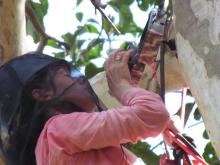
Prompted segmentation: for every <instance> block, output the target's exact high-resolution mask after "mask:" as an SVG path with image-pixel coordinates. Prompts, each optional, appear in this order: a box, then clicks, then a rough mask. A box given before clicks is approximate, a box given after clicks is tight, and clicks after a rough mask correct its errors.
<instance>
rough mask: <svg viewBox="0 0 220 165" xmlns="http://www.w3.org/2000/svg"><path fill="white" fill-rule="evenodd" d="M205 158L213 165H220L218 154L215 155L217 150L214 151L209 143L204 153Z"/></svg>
mask: <svg viewBox="0 0 220 165" xmlns="http://www.w3.org/2000/svg"><path fill="white" fill-rule="evenodd" d="M203 157H204V158H205V160H206V161H207V162H208V163H209V164H211V165H219V164H220V161H219V159H218V157H217V154H216V153H215V150H214V148H213V146H212V144H211V142H209V143H208V144H207V145H206V147H205V152H204V153H203Z"/></svg>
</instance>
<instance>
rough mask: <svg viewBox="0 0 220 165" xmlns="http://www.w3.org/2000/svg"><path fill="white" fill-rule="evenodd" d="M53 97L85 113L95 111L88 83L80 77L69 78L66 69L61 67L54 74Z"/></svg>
mask: <svg viewBox="0 0 220 165" xmlns="http://www.w3.org/2000/svg"><path fill="white" fill-rule="evenodd" d="M53 77H54V79H53V81H54V86H55V89H56V91H55V96H59V95H61V96H60V97H61V99H63V100H65V101H69V102H71V103H73V104H75V105H77V106H78V107H80V108H82V110H84V111H85V112H93V111H95V110H96V108H97V107H96V104H95V102H94V98H93V96H92V94H91V92H90V90H89V86H88V81H86V80H85V79H83V78H82V77H81V78H80V77H75V78H74V77H71V76H70V73H69V71H68V69H67V68H65V67H61V68H59V69H57V70H56V71H55V73H54V76H53Z"/></svg>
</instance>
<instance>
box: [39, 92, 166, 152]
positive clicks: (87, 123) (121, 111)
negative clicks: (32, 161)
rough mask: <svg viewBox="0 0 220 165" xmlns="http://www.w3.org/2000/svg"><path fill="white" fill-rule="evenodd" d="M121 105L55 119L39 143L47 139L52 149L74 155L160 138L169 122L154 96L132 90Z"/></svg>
mask: <svg viewBox="0 0 220 165" xmlns="http://www.w3.org/2000/svg"><path fill="white" fill-rule="evenodd" d="M120 102H121V103H122V105H123V106H121V107H119V108H114V109H109V110H107V111H103V112H93V113H86V112H74V113H71V114H62V115H57V116H54V117H52V118H51V119H49V120H48V122H47V123H46V125H45V127H44V130H43V131H42V133H41V137H40V140H43V139H45V138H46V139H47V143H48V145H49V148H50V147H58V148H60V149H62V150H64V151H65V152H67V153H69V154H73V153H77V152H82V151H87V150H91V149H100V148H104V147H107V146H118V145H119V144H122V143H127V142H133V143H135V142H136V141H137V140H140V139H143V138H147V137H154V136H157V135H158V134H159V133H161V132H162V131H163V129H164V128H165V127H166V124H167V122H168V121H169V114H168V112H167V111H166V109H165V106H164V104H163V102H162V101H161V99H160V96H159V95H157V94H155V93H151V92H148V91H146V90H143V89H140V88H130V89H128V90H127V91H125V92H124V93H123V94H122V95H121V97H120ZM38 143H40V142H39V141H38Z"/></svg>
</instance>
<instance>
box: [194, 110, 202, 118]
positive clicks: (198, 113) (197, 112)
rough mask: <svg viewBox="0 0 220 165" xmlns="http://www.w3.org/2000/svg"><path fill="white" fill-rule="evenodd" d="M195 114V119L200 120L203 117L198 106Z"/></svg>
mask: <svg viewBox="0 0 220 165" xmlns="http://www.w3.org/2000/svg"><path fill="white" fill-rule="evenodd" d="M193 115H194V119H195V120H200V119H201V118H202V116H201V114H200V112H199V109H198V108H196V110H195V112H194V114H193Z"/></svg>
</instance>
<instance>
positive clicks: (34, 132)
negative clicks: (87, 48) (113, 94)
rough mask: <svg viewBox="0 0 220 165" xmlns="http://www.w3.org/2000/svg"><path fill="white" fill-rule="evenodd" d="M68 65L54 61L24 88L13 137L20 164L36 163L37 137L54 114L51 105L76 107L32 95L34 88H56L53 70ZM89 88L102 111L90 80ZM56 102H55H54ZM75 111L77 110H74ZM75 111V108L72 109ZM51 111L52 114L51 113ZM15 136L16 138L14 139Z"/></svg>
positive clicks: (32, 164)
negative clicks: (40, 99) (35, 97)
mask: <svg viewBox="0 0 220 165" xmlns="http://www.w3.org/2000/svg"><path fill="white" fill-rule="evenodd" d="M60 67H66V66H65V65H64V64H62V63H59V62H57V63H54V64H51V65H50V66H48V67H46V68H44V69H43V70H41V71H40V72H38V73H37V74H35V75H34V76H33V77H32V78H31V80H30V81H29V82H28V83H27V84H26V86H25V87H24V90H23V94H22V98H21V104H20V107H19V108H20V111H21V113H20V114H21V116H19V119H18V121H16V120H15V122H19V124H15V126H16V125H19V128H17V129H14V130H17V131H16V132H15V136H13V137H12V141H13V142H14V143H16V145H15V146H17V149H20V152H19V157H18V159H19V164H22V165H35V164H36V160H35V147H36V143H37V139H38V137H39V135H40V133H41V131H42V129H43V127H44V125H45V123H46V122H47V120H48V118H49V117H51V116H53V114H51V113H50V112H51V111H49V110H48V109H49V108H50V107H51V106H54V105H58V106H64V108H72V107H75V108H76V106H75V105H73V104H72V103H68V102H59V103H56V100H57V99H55V100H54V99H52V100H51V101H46V102H40V101H37V100H35V99H34V98H33V97H32V91H33V89H36V88H37V89H45V90H47V89H52V90H54V91H55V90H56V89H55V85H54V81H53V72H54V71H55V70H57V68H60ZM81 79H84V81H88V80H87V79H86V78H85V77H84V76H82V77H81ZM88 89H89V91H90V92H91V94H92V96H93V98H94V102H95V104H96V106H97V108H98V110H99V111H102V110H103V108H102V106H101V105H100V102H99V99H98V97H97V95H96V94H95V92H94V91H93V90H92V87H91V86H90V84H89V82H88ZM54 102H55V103H54ZM74 111H75V110H74ZM76 111H83V110H81V109H80V107H77V110H76ZM72 112H73V110H72ZM49 113H50V114H49ZM13 138H14V139H13Z"/></svg>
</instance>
